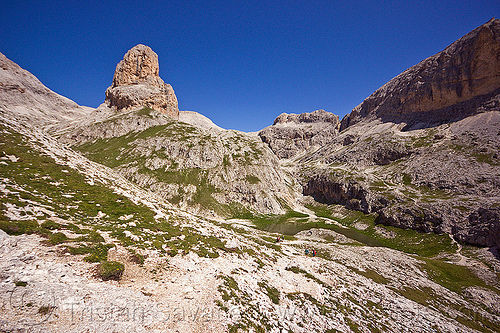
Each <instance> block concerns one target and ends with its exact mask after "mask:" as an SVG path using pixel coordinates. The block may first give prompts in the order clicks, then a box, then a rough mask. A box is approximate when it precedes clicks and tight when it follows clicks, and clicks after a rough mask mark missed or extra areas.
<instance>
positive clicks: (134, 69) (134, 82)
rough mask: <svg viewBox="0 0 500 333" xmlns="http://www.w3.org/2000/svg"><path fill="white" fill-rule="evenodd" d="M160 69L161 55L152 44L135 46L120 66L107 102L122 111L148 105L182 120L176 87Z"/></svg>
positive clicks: (108, 91) (108, 93)
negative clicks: (162, 75) (163, 78)
mask: <svg viewBox="0 0 500 333" xmlns="http://www.w3.org/2000/svg"><path fill="white" fill-rule="evenodd" d="M159 70H160V68H159V64H158V55H157V54H156V53H155V52H153V50H152V49H151V48H150V47H148V46H145V45H142V44H139V45H137V46H134V47H133V48H132V49H130V50H129V51H128V52H127V53H126V54H125V56H124V57H123V60H122V61H120V62H119V63H118V65H117V66H116V71H115V75H114V77H113V85H112V86H111V87H109V88H108V89H107V90H106V103H107V104H108V106H109V107H112V108H113V107H115V108H116V109H117V110H118V111H122V110H128V109H133V108H138V107H141V106H145V107H149V108H151V109H154V110H157V111H160V112H163V113H165V114H167V115H168V116H170V117H172V118H174V119H179V107H178V103H177V97H176V96H175V93H174V89H173V88H172V86H171V85H170V84H167V83H164V82H163V80H162V79H161V78H160V77H159Z"/></svg>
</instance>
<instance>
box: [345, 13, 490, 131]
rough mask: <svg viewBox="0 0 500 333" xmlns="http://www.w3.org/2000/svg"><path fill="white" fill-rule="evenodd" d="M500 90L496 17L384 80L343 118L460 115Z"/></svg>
mask: <svg viewBox="0 0 500 333" xmlns="http://www.w3.org/2000/svg"><path fill="white" fill-rule="evenodd" d="M499 90H500V20H498V19H491V20H490V21H489V22H487V23H485V24H484V25H482V26H480V27H478V28H477V29H475V30H473V31H471V32H470V33H468V34H467V35H465V36H464V37H462V38H460V39H459V40H457V41H456V42H454V43H453V44H451V45H450V46H448V47H447V48H446V49H444V50H443V51H442V52H439V53H438V54H436V55H434V56H431V57H429V58H427V59H425V60H423V61H421V62H420V63H419V64H417V65H415V66H413V67H411V68H409V69H407V70H406V71H404V72H403V73H401V74H399V75H398V76H396V77H395V78H394V79H392V80H391V81H389V82H387V83H386V84H385V85H383V86H382V87H381V88H379V89H378V90H376V91H375V92H374V93H373V94H372V95H370V96H369V97H368V98H367V99H365V100H364V101H363V103H361V104H360V105H358V106H357V107H355V108H354V109H353V110H352V112H351V113H350V114H349V115H347V116H346V117H344V119H342V125H341V130H343V129H345V128H347V127H348V126H350V125H353V124H355V123H357V122H359V121H361V120H362V119H365V118H373V117H378V118H381V119H382V120H384V121H394V122H406V123H413V122H424V123H430V124H435V123H442V122H446V121H450V120H457V119H462V118H464V117H467V116H470V115H471V114H472V112H473V111H477V110H478V108H477V105H478V104H480V103H482V102H483V101H484V100H485V99H488V98H490V97H491V96H492V94H498V92H499Z"/></svg>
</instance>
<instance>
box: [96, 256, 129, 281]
mask: <svg viewBox="0 0 500 333" xmlns="http://www.w3.org/2000/svg"><path fill="white" fill-rule="evenodd" d="M124 271H125V266H123V264H122V263H120V262H117V261H102V262H101V263H100V264H99V266H98V267H97V276H98V277H100V278H101V279H102V280H104V281H108V280H119V279H120V278H121V276H122V275H123V272H124Z"/></svg>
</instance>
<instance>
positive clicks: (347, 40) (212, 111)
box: [0, 0, 500, 131]
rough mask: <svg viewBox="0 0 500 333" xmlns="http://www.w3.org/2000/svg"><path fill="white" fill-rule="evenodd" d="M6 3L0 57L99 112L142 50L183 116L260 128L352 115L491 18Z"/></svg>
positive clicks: (281, 7) (373, 5)
mask: <svg viewBox="0 0 500 333" xmlns="http://www.w3.org/2000/svg"><path fill="white" fill-rule="evenodd" d="M158 3H159V4H157V2H156V1H151V2H149V1H147V2H144V3H140V2H139V1H116V2H113V1H50V0H46V1H31V0H24V1H14V0H0V52H2V53H4V54H5V55H6V56H7V57H8V58H10V59H11V60H13V61H14V62H16V63H18V64H19V65H20V66H21V67H23V68H25V69H27V70H29V71H30V72H31V73H33V74H34V75H36V76H37V77H38V78H39V79H40V80H41V81H42V82H43V83H44V84H45V85H46V86H48V87H49V88H50V89H52V90H54V91H56V92H57V93H59V94H62V95H64V96H66V97H69V98H71V99H72V100H74V101H76V102H77V103H78V104H81V105H87V106H92V107H97V106H98V105H99V104H101V103H102V102H103V101H104V91H105V89H106V88H107V87H108V86H109V85H110V84H111V81H112V78H113V73H114V70H115V67H116V64H117V63H118V62H119V61H120V60H121V59H122V58H123V55H124V54H125V52H126V51H127V50H128V49H130V48H131V47H133V46H134V45H136V44H139V43H142V44H146V45H148V46H150V47H151V48H152V49H153V50H154V51H155V52H156V53H158V56H159V59H160V76H161V77H162V79H163V80H164V81H165V82H167V83H170V84H171V85H172V86H173V88H174V90H175V92H176V94H177V98H178V100H179V108H180V109H181V110H192V111H197V112H200V113H202V114H204V115H206V116H208V117H209V118H211V119H212V120H213V121H214V122H215V123H217V124H218V125H220V126H222V127H224V128H232V129H239V130H244V131H256V130H259V129H261V128H263V127H265V126H268V125H270V124H272V122H273V120H274V118H275V117H276V116H278V115H279V114H280V113H282V112H287V113H301V112H310V111H314V110H316V109H325V110H327V111H330V112H333V113H335V114H338V115H340V117H342V116H344V115H345V114H346V113H348V112H350V111H351V109H352V108H353V107H355V106H356V105H357V104H359V103H361V102H362V101H363V99H365V98H366V97H368V96H369V95H370V94H371V93H372V92H373V91H374V90H376V89H377V88H379V87H380V86H381V85H383V84H384V83H385V82H387V81H388V80H390V79H391V78H392V77H394V76H396V75H397V74H399V73H400V72H402V71H403V70H405V69H406V68H408V67H410V66H412V65H414V64H416V63H418V62H419V61H420V60H422V59H424V58H426V57H428V56H430V55H433V54H435V53H437V52H439V51H441V50H442V49H443V48H445V47H446V46H447V45H449V44H451V43H452V42H453V41H455V40H456V39H458V38H460V37H461V36H462V35H464V34H466V33H467V32H469V31H470V30H472V29H474V28H476V27H477V26H479V25H481V24H483V23H485V22H486V21H488V20H489V19H490V18H492V17H500V1H499V0H474V1H472V0H471V1H460V0H453V1H439V0H436V1H384V0H379V1H333V0H330V1H328V0H327V1H315V0H307V1H301V0H295V1H290V0H288V1H269V0H268V1H241V0H232V1H209V0H205V1H190V0H182V1H177V0H170V1H165V2H163V1H162V2H160V1H158Z"/></svg>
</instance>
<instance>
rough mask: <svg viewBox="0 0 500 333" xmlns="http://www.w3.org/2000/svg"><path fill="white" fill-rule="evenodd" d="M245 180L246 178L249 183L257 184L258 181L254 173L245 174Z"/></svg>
mask: <svg viewBox="0 0 500 333" xmlns="http://www.w3.org/2000/svg"><path fill="white" fill-rule="evenodd" d="M245 180H246V181H247V182H248V183H250V184H258V183H260V179H259V177H257V176H254V175H247V176H246V177H245Z"/></svg>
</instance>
